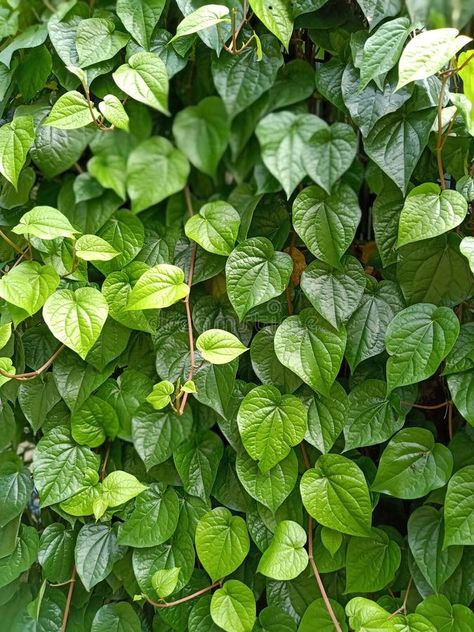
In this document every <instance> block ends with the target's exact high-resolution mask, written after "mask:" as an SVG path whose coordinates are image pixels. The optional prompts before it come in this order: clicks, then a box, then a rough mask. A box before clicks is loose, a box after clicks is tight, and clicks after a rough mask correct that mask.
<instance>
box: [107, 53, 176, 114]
mask: <svg viewBox="0 0 474 632" xmlns="http://www.w3.org/2000/svg"><path fill="white" fill-rule="evenodd" d="M112 77H113V79H114V81H115V83H116V84H117V85H118V87H119V88H120V89H121V90H123V91H124V92H125V94H128V96H130V97H132V99H135V100H136V101H139V102H140V103H144V104H145V105H149V106H150V107H151V108H153V109H155V110H158V112H162V113H163V114H169V112H168V75H167V73H166V66H165V65H164V63H163V62H162V61H161V59H160V57H158V55H154V54H153V53H147V52H143V53H135V55H132V56H131V57H129V59H128V62H127V63H126V64H123V65H122V66H120V67H119V68H117V70H116V71H115V72H114V73H113V75H112Z"/></svg>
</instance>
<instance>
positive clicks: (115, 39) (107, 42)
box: [76, 18, 130, 68]
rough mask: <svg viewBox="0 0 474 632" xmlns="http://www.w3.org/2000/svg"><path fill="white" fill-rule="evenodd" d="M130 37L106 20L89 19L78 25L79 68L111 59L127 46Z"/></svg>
mask: <svg viewBox="0 0 474 632" xmlns="http://www.w3.org/2000/svg"><path fill="white" fill-rule="evenodd" d="M129 39H130V36H129V35H127V33H121V32H120V31H116V30H115V23H114V22H113V21H112V20H106V19H104V18H88V19H86V20H81V21H80V22H79V24H78V25H77V31H76V48H77V53H78V55H79V66H80V67H81V68H86V67H87V66H92V65H93V64H99V63H100V62H102V61H106V60H107V59H111V58H112V57H113V56H114V55H116V54H117V53H118V52H119V50H121V49H122V48H124V46H126V45H127V43H128V41H129Z"/></svg>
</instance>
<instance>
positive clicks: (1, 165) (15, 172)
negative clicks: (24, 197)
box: [0, 116, 35, 189]
mask: <svg viewBox="0 0 474 632" xmlns="http://www.w3.org/2000/svg"><path fill="white" fill-rule="evenodd" d="M34 140H35V129H34V125H33V119H32V117H31V116H17V117H16V118H14V119H13V121H12V122H11V123H6V124H5V125H2V127H0V173H1V174H2V175H3V176H4V177H5V178H6V179H7V180H8V182H11V183H12V185H13V186H14V187H15V189H17V186H18V178H19V177H20V172H21V170H22V169H23V166H24V164H25V162H26V157H27V155H28V151H29V149H30V147H31V146H32V144H33V142H34Z"/></svg>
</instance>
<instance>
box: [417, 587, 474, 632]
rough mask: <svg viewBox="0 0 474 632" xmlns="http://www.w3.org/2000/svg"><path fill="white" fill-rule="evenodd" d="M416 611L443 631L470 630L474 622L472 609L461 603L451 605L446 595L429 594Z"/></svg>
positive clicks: (461, 631) (462, 631)
mask: <svg viewBox="0 0 474 632" xmlns="http://www.w3.org/2000/svg"><path fill="white" fill-rule="evenodd" d="M416 612H417V613H419V614H421V615H422V616H424V617H425V618H426V619H428V620H429V621H431V623H432V624H433V625H434V626H435V628H436V630H440V631H442V632H445V631H446V632H448V630H452V632H469V630H470V629H471V626H472V625H473V624H474V613H473V612H472V610H470V609H469V608H466V606H463V605H461V604H455V605H454V606H453V605H451V603H450V602H449V599H448V598H447V597H445V596H444V595H429V596H428V597H426V598H425V599H424V600H423V601H422V602H421V603H419V604H418V606H417V607H416Z"/></svg>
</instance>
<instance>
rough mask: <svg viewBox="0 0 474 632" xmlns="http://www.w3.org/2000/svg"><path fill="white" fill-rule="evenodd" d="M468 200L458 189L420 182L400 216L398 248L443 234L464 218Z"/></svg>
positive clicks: (411, 193)
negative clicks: (442, 189) (445, 188)
mask: <svg viewBox="0 0 474 632" xmlns="http://www.w3.org/2000/svg"><path fill="white" fill-rule="evenodd" d="M466 214H467V202H466V200H465V198H464V196H462V195H461V194H460V193H458V192H457V191H451V190H450V189H447V190H446V191H441V189H440V187H439V186H438V185H437V184H433V183H427V184H421V185H420V186H418V187H415V188H414V189H412V190H411V191H410V193H409V194H408V195H407V197H406V199H405V203H404V205H403V209H402V212H401V215H400V225H399V230H398V244H397V245H398V247H400V246H404V245H405V244H409V243H412V242H414V241H420V240H422V239H428V238H429V237H436V236H437V235H442V234H443V233H446V232H447V231H449V230H452V229H453V228H456V226H459V224H460V223H461V222H462V221H463V220H464V218H465V217H466Z"/></svg>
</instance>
